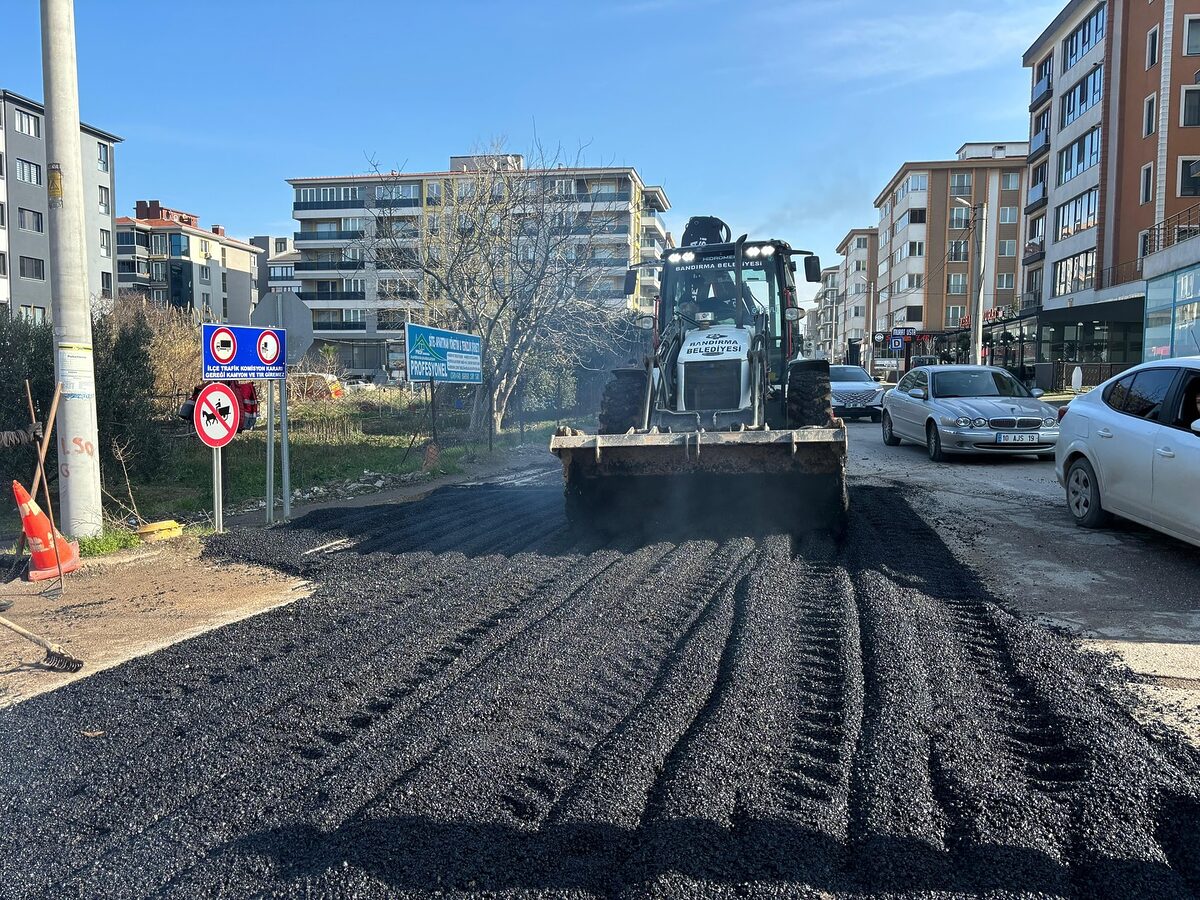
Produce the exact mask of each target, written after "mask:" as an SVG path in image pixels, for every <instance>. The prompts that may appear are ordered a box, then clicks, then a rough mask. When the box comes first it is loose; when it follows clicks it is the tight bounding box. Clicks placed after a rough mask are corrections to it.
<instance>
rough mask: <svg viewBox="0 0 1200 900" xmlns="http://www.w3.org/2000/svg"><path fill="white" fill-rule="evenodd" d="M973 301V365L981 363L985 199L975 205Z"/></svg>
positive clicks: (985, 220) (985, 231)
mask: <svg viewBox="0 0 1200 900" xmlns="http://www.w3.org/2000/svg"><path fill="white" fill-rule="evenodd" d="M975 209H976V211H977V216H978V217H977V218H976V220H975V298H974V300H975V302H974V304H973V308H972V310H971V362H972V363H974V364H975V365H977V366H978V365H981V364H982V363H983V287H984V268H985V266H984V262H985V260H984V258H983V253H984V248H985V247H986V246H987V244H986V241H985V236H986V234H987V201H986V200H984V201H983V202H982V203H980V204H979V206H977V207H975Z"/></svg>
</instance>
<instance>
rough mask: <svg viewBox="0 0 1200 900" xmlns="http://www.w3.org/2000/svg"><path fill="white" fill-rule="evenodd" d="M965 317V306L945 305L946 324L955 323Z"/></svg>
mask: <svg viewBox="0 0 1200 900" xmlns="http://www.w3.org/2000/svg"><path fill="white" fill-rule="evenodd" d="M966 317H967V308H966V307H965V306H947V307H946V324H947V325H957V324H958V323H959V322H961V321H962V320H963V319H965V318H966Z"/></svg>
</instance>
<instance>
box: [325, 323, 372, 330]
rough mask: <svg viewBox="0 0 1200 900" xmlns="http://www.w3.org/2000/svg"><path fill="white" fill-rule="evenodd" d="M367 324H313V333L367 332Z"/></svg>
mask: <svg viewBox="0 0 1200 900" xmlns="http://www.w3.org/2000/svg"><path fill="white" fill-rule="evenodd" d="M366 330H367V323H366V322H313V331H366Z"/></svg>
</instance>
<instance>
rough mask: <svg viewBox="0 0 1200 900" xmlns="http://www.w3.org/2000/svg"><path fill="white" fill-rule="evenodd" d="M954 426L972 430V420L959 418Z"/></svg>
mask: <svg viewBox="0 0 1200 900" xmlns="http://www.w3.org/2000/svg"><path fill="white" fill-rule="evenodd" d="M954 424H955V425H957V426H958V427H959V428H970V427H971V420H970V419H968V418H967V417H966V416H959V417H958V418H957V419H955V420H954Z"/></svg>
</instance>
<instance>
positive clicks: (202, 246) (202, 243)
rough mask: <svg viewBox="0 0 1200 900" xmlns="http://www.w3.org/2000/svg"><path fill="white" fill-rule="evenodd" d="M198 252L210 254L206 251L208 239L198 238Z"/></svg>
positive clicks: (205, 254)
mask: <svg viewBox="0 0 1200 900" xmlns="http://www.w3.org/2000/svg"><path fill="white" fill-rule="evenodd" d="M200 252H201V253H202V254H203V255H204V256H212V254H211V253H209V251H208V241H206V240H204V239H203V238H201V239H200Z"/></svg>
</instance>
